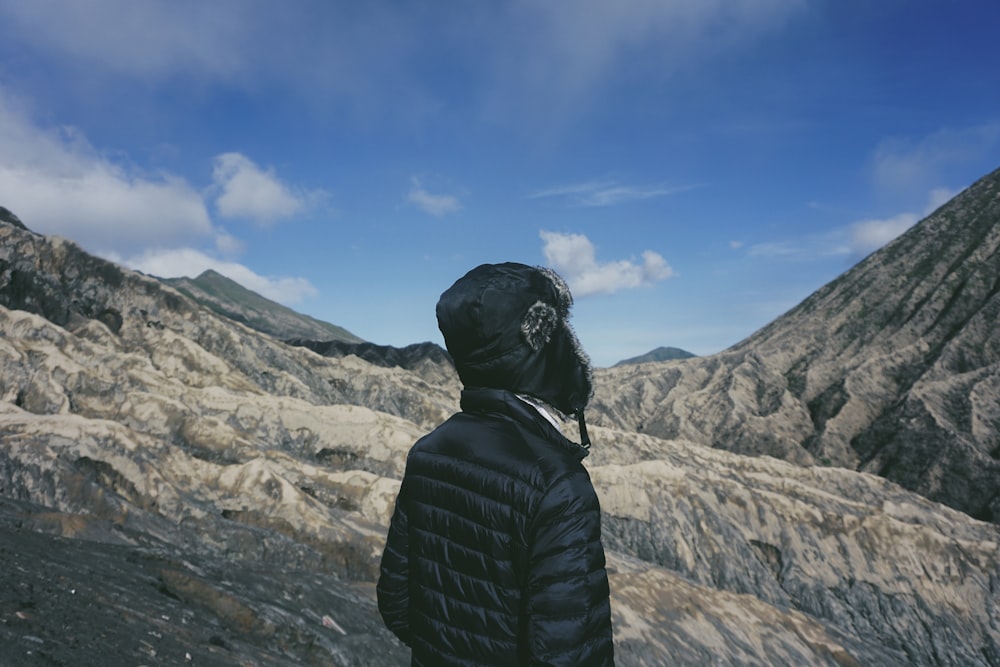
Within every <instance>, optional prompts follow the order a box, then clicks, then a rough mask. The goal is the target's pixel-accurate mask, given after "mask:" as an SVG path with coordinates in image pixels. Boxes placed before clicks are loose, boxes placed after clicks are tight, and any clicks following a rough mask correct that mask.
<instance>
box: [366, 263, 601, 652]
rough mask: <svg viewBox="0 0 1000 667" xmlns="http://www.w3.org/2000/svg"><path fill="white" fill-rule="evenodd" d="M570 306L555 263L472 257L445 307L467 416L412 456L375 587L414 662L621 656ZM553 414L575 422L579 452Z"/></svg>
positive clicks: (441, 316) (588, 385)
mask: <svg viewBox="0 0 1000 667" xmlns="http://www.w3.org/2000/svg"><path fill="white" fill-rule="evenodd" d="M571 304H572V297H571V295H570V292H569V289H568V288H567V287H566V284H565V282H563V280H562V278H560V277H559V276H558V275H557V274H556V273H555V272H553V271H551V270H549V269H544V268H533V267H530V266H526V265H523V264H514V263H507V264H495V265H482V266H479V267H477V268H475V269H473V270H472V271H470V272H469V273H467V274H466V275H465V276H464V277H462V278H461V279H459V280H458V281H457V282H456V283H455V284H454V285H453V286H452V287H451V288H449V289H448V290H447V291H445V292H444V294H442V295H441V299H440V300H439V301H438V304H437V318H438V326H439V327H440V329H441V333H442V334H443V335H444V339H445V344H446V345H447V347H448V351H449V352H450V353H451V356H452V358H453V359H454V361H455V366H456V368H457V369H458V373H459V377H460V378H461V380H462V383H463V385H464V390H463V391H462V398H461V408H462V411H461V412H459V413H458V414H455V415H453V416H452V417H451V418H450V419H448V420H447V421H446V422H445V423H444V424H442V425H440V426H439V427H437V428H436V429H435V430H434V431H432V432H431V433H429V434H428V435H426V436H424V437H423V438H421V439H420V440H418V441H417V443H416V444H415V445H414V446H413V448H412V449H411V450H410V453H409V455H408V457H407V462H406V471H405V473H404V476H403V481H402V485H401V486H400V490H399V496H398V497H397V499H396V508H395V512H394V514H393V517H392V523H391V525H390V527H389V535H388V538H387V541H386V546H385V551H384V552H383V554H382V566H381V576H380V577H379V582H378V603H379V611H380V612H381V614H382V618H383V620H384V621H385V623H386V625H387V626H388V627H389V629H390V630H392V632H393V633H395V634H396V636H397V637H399V638H400V640H402V641H403V643H405V644H406V645H408V646H409V647H410V648H411V650H412V664H413V665H424V666H427V667H444V666H447V665H463V666H466V667H468V666H471V665H502V666H503V667H508V666H512V665H567V666H569V665H571V666H573V667H586V666H590V665H594V666H601V667H603V666H605V665H613V664H614V656H613V651H614V649H613V644H612V635H611V613H610V604H609V590H608V577H607V572H606V570H605V562H604V548H603V546H602V544H601V516H600V507H599V505H598V501H597V495H596V494H595V493H594V487H593V485H592V484H591V481H590V476H589V475H588V474H587V471H586V469H585V468H584V467H583V465H582V463H581V461H582V459H583V458H584V457H585V456H586V455H587V449H586V447H589V445H590V442H589V439H588V438H587V431H586V425H585V422H584V419H583V409H584V407H585V406H586V404H587V403H588V401H589V400H590V397H591V395H592V393H593V382H592V373H591V367H590V361H589V359H588V358H587V356H586V354H584V352H583V350H582V349H581V348H580V345H579V342H578V341H577V338H576V335H575V334H574V333H573V330H572V329H571V328H570V326H569V323H568V321H567V320H568V317H569V310H570V305H571ZM553 412H555V413H557V414H562V415H575V416H576V417H577V419H578V422H579V424H580V434H581V440H582V441H583V444H582V445H581V444H577V443H575V442H572V441H570V440H569V439H567V438H566V437H565V436H563V435H562V434H561V433H560V431H559V426H558V422H557V421H556V420H555V419H554V418H553V416H552V413H553Z"/></svg>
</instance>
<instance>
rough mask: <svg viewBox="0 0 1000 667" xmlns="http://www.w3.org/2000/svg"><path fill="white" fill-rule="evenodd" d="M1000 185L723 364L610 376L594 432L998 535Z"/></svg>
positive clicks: (974, 192)
mask: <svg viewBox="0 0 1000 667" xmlns="http://www.w3.org/2000/svg"><path fill="white" fill-rule="evenodd" d="M998 321H1000V170H998V171H996V172H993V173H992V174H990V175H988V176H986V177H984V178H982V179H980V180H979V181H978V182H976V183H975V184H973V185H972V186H970V187H969V188H968V189H967V190H966V191H964V192H962V193H961V194H959V195H958V196H957V197H955V198H954V199H953V200H952V201H950V202H949V203H947V204H945V205H944V206H942V207H941V208H940V209H938V210H937V211H936V212H934V213H933V214H932V215H930V216H929V217H927V218H926V219H925V220H923V221H922V222H920V223H919V224H917V225H916V226H914V227H913V228H912V229H910V230H909V231H908V232H907V233H905V234H903V235H902V236H901V237H899V238H898V239H896V240H895V241H894V242H892V243H891V244H889V245H888V246H886V247H885V248H883V249H882V250H880V251H878V252H876V253H874V254H872V255H871V256H869V257H868V258H866V259H865V260H864V261H862V262H861V263H859V264H858V265H857V266H855V267H854V268H853V269H851V270H850V271H848V272H846V273H845V274H843V275H842V276H841V277H840V278H838V279H837V280H835V281H833V282H832V283H830V284H828V285H826V286H825V287H823V288H822V289H820V290H819V291H817V292H816V293H815V294H813V295H812V296H810V297H809V298H808V299H806V300H805V301H804V302H803V303H801V304H800V305H799V306H797V307H796V308H794V309H793V310H791V311H790V312H788V313H787V314H785V315H784V316H782V317H780V318H778V319H777V320H775V321H774V322H772V323H771V324H770V325H768V326H767V327H765V328H764V329H762V330H760V331H758V332H757V333H755V334H753V335H752V336H751V337H750V338H748V339H746V340H745V341H743V342H741V343H740V344H738V345H736V346H734V347H733V348H731V349H729V350H726V351H724V352H722V353H720V354H718V355H714V356H712V357H708V358H704V359H693V360H688V361H683V362H674V363H672V364H670V365H669V366H667V365H653V366H642V367H636V368H619V369H610V370H607V371H604V372H603V373H601V374H600V375H599V378H598V379H599V381H598V383H597V384H598V395H597V397H596V401H595V407H594V410H593V411H592V412H593V414H594V415H595V422H596V423H602V424H606V425H614V426H617V427H619V428H625V429H635V430H640V431H642V432H645V433H650V434H653V435H657V436H660V437H664V438H674V437H684V438H688V439H691V440H693V441H695V442H700V443H703V444H706V445H710V446H713V447H718V448H722V449H727V450H730V451H735V452H742V453H748V454H770V455H774V456H778V457H780V458H785V459H787V460H790V461H794V462H798V463H806V464H808V463H814V462H822V463H827V464H834V465H839V466H845V467H849V468H855V469H858V470H863V471H869V472H873V473H876V474H879V475H882V476H884V477H886V478H888V479H891V480H894V481H896V482H898V483H900V484H902V485H903V486H905V487H907V488H909V489H911V490H914V491H917V492H919V493H921V494H922V495H925V496H927V497H929V498H931V499H934V500H938V501H940V502H943V503H946V504H948V505H950V506H952V507H954V508H956V509H960V510H962V511H965V512H967V513H969V514H971V515H973V516H976V517H980V518H983V519H988V520H993V521H996V520H1000V496H998V491H1000V461H998V457H1000V448H998V445H1000V327H998V326H997V322H998Z"/></svg>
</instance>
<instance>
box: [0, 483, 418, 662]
mask: <svg viewBox="0 0 1000 667" xmlns="http://www.w3.org/2000/svg"><path fill="white" fill-rule="evenodd" d="M67 533H71V534H74V535H77V536H78V537H74V538H72V539H70V538H66V537H61V536H60V535H64V534H67ZM408 663H409V653H408V651H407V650H406V649H405V647H403V646H402V645H401V644H399V643H398V642H397V641H396V640H395V639H394V638H393V637H392V636H391V635H390V634H389V633H388V632H387V631H386V630H385V628H384V627H383V626H382V625H381V622H380V620H379V618H378V614H377V611H376V609H375V604H374V590H373V586H372V584H370V583H362V582H348V581H344V580H342V579H340V578H338V577H337V576H335V575H332V574H317V573H313V572H296V571H285V570H283V569H282V568H280V567H275V566H273V565H265V564H257V565H254V564H252V563H251V564H248V563H246V562H237V561H233V560H230V559H227V558H225V557H219V558H213V557H207V556H206V555H205V554H204V553H200V554H191V553H182V552H180V551H179V550H178V549H177V548H175V547H173V546H171V545H169V544H164V543H161V542H157V541H155V540H152V539H150V538H147V537H142V536H136V535H127V534H124V533H122V532H121V530H120V529H117V528H115V527H114V526H112V525H110V524H108V523H107V522H103V521H101V520H97V519H92V518H89V517H85V516H79V515H67V514H60V513H57V512H52V511H49V510H47V509H45V508H42V507H38V506H35V505H30V504H27V503H21V502H17V501H13V500H10V499H3V498H0V667H22V666H31V665H65V666H67V667H85V666H89V665H94V666H101V667H110V666H116V665H129V666H131V667H138V666H140V665H147V666H149V667H152V666H154V665H164V666H166V665H170V666H173V665H198V666H210V665H211V666H219V667H222V666H228V665H239V666H245V667H252V666H256V667H271V666H278V665H322V666H326V665H330V666H332V665H338V666H342V665H351V666H359V667H360V666H368V665H387V666H391V665H406V664H408Z"/></svg>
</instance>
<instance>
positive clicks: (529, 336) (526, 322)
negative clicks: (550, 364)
mask: <svg viewBox="0 0 1000 667" xmlns="http://www.w3.org/2000/svg"><path fill="white" fill-rule="evenodd" d="M558 324H559V313H557V312H556V309H555V308H553V307H552V306H550V305H549V304H547V303H545V302H543V301H536V302H535V305H533V306H532V307H531V308H529V309H528V312H526V313H525V314H524V318H523V319H522V320H521V335H522V336H524V340H525V341H527V343H528V346H529V347H531V349H532V350H535V351H536V352H537V351H538V350H540V349H542V347H543V346H544V345H545V344H546V343H548V342H549V340H550V339H551V338H552V332H553V331H555V330H556V326H558Z"/></svg>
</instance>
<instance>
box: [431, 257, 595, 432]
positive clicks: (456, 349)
mask: <svg viewBox="0 0 1000 667" xmlns="http://www.w3.org/2000/svg"><path fill="white" fill-rule="evenodd" d="M572 304H573V297H572V295H571V294H570V291H569V287H567V285H566V282H565V281H564V280H563V279H562V278H561V277H560V276H559V275H558V274H557V273H556V272H555V271H552V270H551V269H548V268H543V267H532V266H527V265H525V264H517V263H513V262H508V263H505V264H483V265H481V266H477V267H476V268H474V269H472V270H471V271H469V272H468V273H467V274H465V275H464V276H463V277H461V278H459V279H458V280H457V281H456V282H455V284H454V285H452V286H451V287H450V288H448V289H447V290H446V291H445V292H444V293H443V294H442V295H441V298H440V300H439V301H438V304H437V320H438V327H439V328H440V329H441V333H442V334H443V335H444V340H445V345H446V346H447V348H448V352H449V353H450V354H451V356H452V358H453V359H454V361H455V366H456V368H457V369H458V374H459V377H460V378H461V380H462V383H463V384H464V385H465V386H466V387H493V388H497V389H507V390H509V391H512V392H515V393H518V394H525V395H528V396H532V397H534V398H537V399H539V400H541V401H544V402H545V403H547V404H549V405H551V406H552V407H554V408H556V409H557V410H559V411H560V412H562V413H564V414H566V415H575V416H576V417H577V418H578V419H579V421H580V424H581V438H582V439H584V440H585V441H586V439H587V436H586V429H585V426H584V424H583V409H584V407H586V405H587V403H588V402H589V401H590V398H591V396H592V395H593V371H592V368H591V365H590V359H589V358H588V357H587V354H586V353H585V352H584V351H583V349H582V348H581V346H580V342H579V340H577V337H576V334H575V333H574V332H573V329H572V327H571V326H570V324H569V311H570V306H572ZM585 444H587V443H586V442H585Z"/></svg>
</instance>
